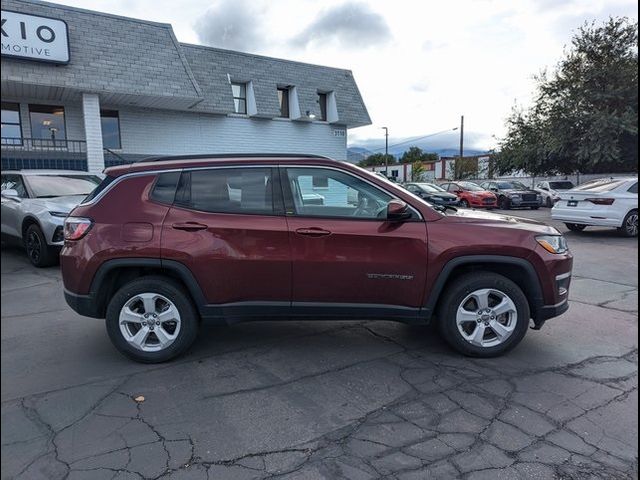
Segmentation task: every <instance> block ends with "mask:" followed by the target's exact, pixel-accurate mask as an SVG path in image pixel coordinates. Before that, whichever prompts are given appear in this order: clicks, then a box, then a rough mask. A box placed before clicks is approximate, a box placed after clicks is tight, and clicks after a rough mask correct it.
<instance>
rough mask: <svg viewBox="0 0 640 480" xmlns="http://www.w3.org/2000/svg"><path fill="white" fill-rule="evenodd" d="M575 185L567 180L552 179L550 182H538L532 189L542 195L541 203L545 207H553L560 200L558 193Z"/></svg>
mask: <svg viewBox="0 0 640 480" xmlns="http://www.w3.org/2000/svg"><path fill="white" fill-rule="evenodd" d="M575 187H576V186H575V185H574V184H573V182H571V181H569V180H553V181H550V182H540V183H538V184H537V185H536V187H535V188H534V190H535V191H536V192H538V193H539V194H540V195H542V203H543V204H544V206H545V207H549V208H551V207H553V206H554V205H555V203H556V202H558V201H559V200H560V193H561V192H564V191H567V190H571V189H572V188H575Z"/></svg>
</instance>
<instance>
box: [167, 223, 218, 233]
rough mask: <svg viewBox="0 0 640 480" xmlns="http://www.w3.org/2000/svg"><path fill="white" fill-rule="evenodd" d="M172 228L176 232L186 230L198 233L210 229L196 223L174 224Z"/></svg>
mask: <svg viewBox="0 0 640 480" xmlns="http://www.w3.org/2000/svg"><path fill="white" fill-rule="evenodd" d="M171 227H172V228H174V229H175V230H184V231H186V232H196V231H198V230H206V229H207V228H209V227H207V226H206V225H203V224H202V223H196V222H186V223H174V224H173V225H171Z"/></svg>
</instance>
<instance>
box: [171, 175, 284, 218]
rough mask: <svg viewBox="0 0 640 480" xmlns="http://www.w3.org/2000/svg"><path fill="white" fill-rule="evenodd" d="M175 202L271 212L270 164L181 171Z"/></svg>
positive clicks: (213, 208) (228, 210) (240, 211)
mask: <svg viewBox="0 0 640 480" xmlns="http://www.w3.org/2000/svg"><path fill="white" fill-rule="evenodd" d="M176 203H177V204H179V205H182V206H184V207H186V208H192V209H194V210H200V211H203V212H211V213H236V214H251V215H273V213H274V208H273V183H272V181H271V169H270V168H218V169H211V170H192V171H190V172H184V173H183V174H182V178H181V179H180V184H179V186H178V192H177V193H176Z"/></svg>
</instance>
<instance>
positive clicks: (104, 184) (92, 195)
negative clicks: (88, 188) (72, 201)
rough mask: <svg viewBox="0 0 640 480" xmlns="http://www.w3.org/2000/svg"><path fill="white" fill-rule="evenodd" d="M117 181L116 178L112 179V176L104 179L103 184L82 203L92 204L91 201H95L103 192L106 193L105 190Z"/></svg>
mask: <svg viewBox="0 0 640 480" xmlns="http://www.w3.org/2000/svg"><path fill="white" fill-rule="evenodd" d="M115 179H116V177H110V176H108V175H107V176H106V177H104V180H102V182H100V184H99V185H98V186H97V187H96V188H95V189H94V190H93V191H92V192H91V193H90V194H89V195H87V196H86V197H85V199H84V200H83V201H82V203H87V202H90V201H91V200H93V199H94V198H96V197H97V196H98V195H99V194H100V193H101V192H102V191H104V189H105V188H107V187H108V186H109V185H110V184H111V182H113V181H114V180H115Z"/></svg>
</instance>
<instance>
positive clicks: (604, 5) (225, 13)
mask: <svg viewBox="0 0 640 480" xmlns="http://www.w3.org/2000/svg"><path fill="white" fill-rule="evenodd" d="M58 3H65V4H68V5H74V6H79V7H84V8H90V9H94V10H100V11H104V12H109V13H115V14H120V15H126V16H131V17H137V18H144V19H148V20H155V21H159V22H166V23H171V24H172V25H173V28H174V30H175V32H176V35H177V37H178V39H179V40H180V41H182V42H189V43H198V44H205V45H213V46H217V47H222V48H230V49H235V50H241V51H247V52H252V53H258V54H263V55H271V56H276V57H282V58H287V59H291V60H299V61H303V62H310V63H317V64H321V65H329V66H335V67H341V68H348V69H350V70H352V71H353V73H354V76H355V79H356V81H357V83H358V86H359V87H360V91H361V93H362V96H363V97H364V101H365V104H366V105H367V108H368V110H369V114H370V115H371V119H372V122H373V124H372V125H371V126H368V127H362V128H358V129H353V130H350V131H349V143H350V144H366V145H367V146H369V147H370V148H375V147H378V146H382V145H384V140H383V131H382V130H381V127H382V126H387V127H388V128H389V134H390V137H391V142H395V141H399V140H400V139H404V138H407V137H413V136H419V135H427V134H430V133H434V132H439V131H442V130H446V129H450V128H453V127H455V126H457V125H458V123H459V121H460V115H462V114H464V115H465V131H466V132H467V133H468V135H467V140H466V143H467V145H469V147H475V148H490V147H492V146H493V145H494V144H495V139H494V136H496V137H499V136H500V135H502V134H503V133H504V119H505V117H506V116H507V115H508V113H509V111H510V110H511V107H512V106H513V105H514V104H515V103H518V104H525V105H526V104H527V103H528V101H529V99H530V94H531V92H532V89H533V81H532V77H533V75H534V74H535V73H538V72H539V71H541V70H542V69H543V68H545V67H553V65H554V64H555V63H556V62H557V60H558V59H559V58H560V57H561V55H562V50H563V47H564V45H566V44H567V43H568V42H569V40H570V38H571V34H572V32H573V31H574V30H575V29H576V28H578V27H579V26H580V25H581V24H583V23H584V22H585V21H592V20H597V21H602V20H604V19H606V18H607V17H608V16H610V15H614V16H628V17H631V18H633V19H636V20H637V9H638V3H637V1H633V0H517V1H513V0H456V1H450V0H440V1H433V0H430V1H408V0H406V1H403V0H395V1H389V0H361V1H358V0H354V1H351V0H322V1H314V0H181V1H180V2H176V1H175V0H171V1H169V0H60V1H59V2H58ZM178 5H179V6H178ZM456 135H457V132H452V133H451V134H448V135H440V136H436V137H433V139H432V141H433V144H434V145H433V146H434V147H438V148H443V147H454V148H455V145H456V142H457V137H456Z"/></svg>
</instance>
